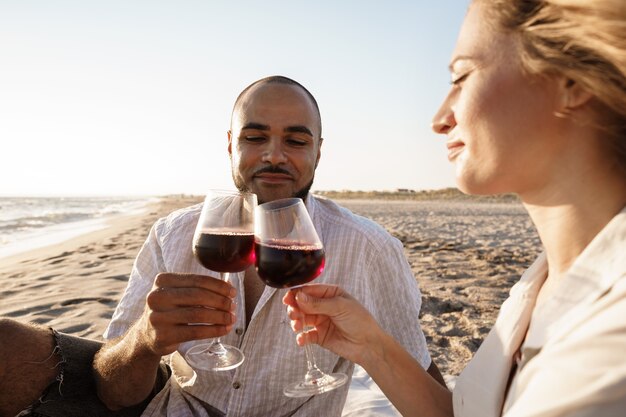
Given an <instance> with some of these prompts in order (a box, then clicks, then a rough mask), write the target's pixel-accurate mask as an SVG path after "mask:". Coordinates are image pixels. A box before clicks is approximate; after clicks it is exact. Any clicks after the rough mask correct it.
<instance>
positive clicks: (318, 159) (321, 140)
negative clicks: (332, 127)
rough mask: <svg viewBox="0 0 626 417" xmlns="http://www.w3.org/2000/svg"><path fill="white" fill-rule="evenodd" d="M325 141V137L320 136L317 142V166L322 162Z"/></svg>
mask: <svg viewBox="0 0 626 417" xmlns="http://www.w3.org/2000/svg"><path fill="white" fill-rule="evenodd" d="M323 142H324V138H320V140H319V142H318V143H317V159H316V160H315V168H317V164H319V163H320V157H321V156H322V143H323Z"/></svg>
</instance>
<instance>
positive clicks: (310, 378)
mask: <svg viewBox="0 0 626 417" xmlns="http://www.w3.org/2000/svg"><path fill="white" fill-rule="evenodd" d="M302 323H304V314H302ZM309 330H310V327H308V326H307V325H306V323H304V327H303V328H302V334H303V336H304V338H305V344H304V353H305V355H306V368H307V370H306V375H305V381H306V382H311V383H313V384H317V381H318V380H319V379H320V378H322V377H323V376H324V373H323V372H322V371H321V370H320V369H319V368H318V367H317V364H316V363H315V355H313V348H312V347H311V345H310V344H309V343H306V342H307V341H308V340H307V339H308V334H307V333H308V331H309Z"/></svg>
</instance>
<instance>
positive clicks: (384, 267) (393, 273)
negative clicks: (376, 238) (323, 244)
mask: <svg viewBox="0 0 626 417" xmlns="http://www.w3.org/2000/svg"><path fill="white" fill-rule="evenodd" d="M369 259H370V263H369V264H368V265H367V266H366V268H365V271H367V272H366V273H368V274H369V275H370V276H369V285H370V289H369V290H368V291H364V293H365V294H367V296H366V299H365V300H362V301H363V303H364V305H365V307H366V308H367V309H368V310H369V311H370V312H371V313H372V315H373V316H374V317H375V318H376V320H377V321H378V323H379V324H380V326H381V327H382V328H383V329H384V330H385V331H386V332H388V333H389V334H390V335H391V336H392V337H393V338H394V339H396V340H397V341H398V342H399V343H400V344H401V345H402V346H403V347H404V348H405V349H406V350H407V351H408V352H409V353H410V354H411V355H412V356H413V357H414V358H415V359H416V360H417V361H418V362H419V363H420V365H422V367H423V368H424V369H428V367H429V366H430V364H431V358H430V354H429V352H428V348H427V346H426V337H425V336H424V332H423V331H422V328H421V326H420V320H419V314H420V308H421V305H422V295H421V292H420V290H419V287H418V284H417V280H416V278H415V276H414V275H413V272H412V271H411V267H410V266H409V263H408V261H407V259H406V256H405V255H404V249H403V247H402V243H401V242H400V241H399V240H398V239H396V238H394V237H392V236H390V235H388V238H387V239H385V240H384V241H383V244H382V245H376V246H375V247H374V248H373V250H372V253H371V254H370V257H369Z"/></svg>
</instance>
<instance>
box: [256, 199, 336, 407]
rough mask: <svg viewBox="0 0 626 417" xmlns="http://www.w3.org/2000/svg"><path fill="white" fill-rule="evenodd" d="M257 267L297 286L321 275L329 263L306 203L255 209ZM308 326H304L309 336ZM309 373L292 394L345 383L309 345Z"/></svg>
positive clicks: (269, 277) (270, 279)
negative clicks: (324, 367) (319, 364)
mask: <svg viewBox="0 0 626 417" xmlns="http://www.w3.org/2000/svg"><path fill="white" fill-rule="evenodd" d="M254 240H255V244H254V247H255V249H254V250H255V266H256V270H257V274H258V275H259V277H260V278H261V280H263V282H264V283H265V284H266V285H269V286H271V287H275V288H294V287H298V286H301V285H303V284H306V283H307V282H310V281H312V280H314V279H315V278H317V277H318V276H319V275H320V274H321V273H322V272H323V271H324V266H325V262H326V258H325V253H324V247H323V245H322V242H321V240H320V238H319V236H318V235H317V232H316V231H315V227H314V225H313V222H312V221H311V218H310V217H309V213H308V211H307V210H306V206H305V205H304V202H303V201H302V200H301V199H299V198H286V199H281V200H275V201H272V202H269V203H264V204H261V205H259V206H257V208H256V209H255V224H254ZM306 331H307V329H303V332H304V333H305V335H306ZM304 349H305V352H306V357H307V372H306V374H305V376H304V379H303V380H302V381H299V382H295V383H293V384H290V385H288V386H287V387H285V388H284V390H283V393H284V394H285V395H286V396H288V397H308V396H311V395H316V394H321V393H324V392H327V391H330V390H333V389H335V388H338V387H340V386H342V385H344V384H345V383H346V382H347V380H348V377H347V375H345V374H343V373H332V374H326V373H324V372H323V371H321V370H320V369H319V368H318V367H317V365H316V364H315V358H314V357H313V351H312V349H311V346H310V345H309V344H305V346H304Z"/></svg>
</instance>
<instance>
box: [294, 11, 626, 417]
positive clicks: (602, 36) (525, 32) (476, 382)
mask: <svg viewBox="0 0 626 417" xmlns="http://www.w3.org/2000/svg"><path fill="white" fill-rule="evenodd" d="M450 70H451V73H452V86H451V88H450V91H449V93H448V95H447V97H446V98H445V100H444V102H443V104H442V105H441V108H440V109H439V111H438V112H437V114H436V115H435V117H434V120H433V129H434V130H435V131H436V132H437V133H441V134H444V135H446V136H447V142H446V146H447V148H448V152H449V153H448V158H449V160H450V161H451V162H453V163H454V164H455V166H456V180H457V184H458V186H459V188H460V189H461V190H462V191H464V192H467V193H471V194H494V193H505V192H514V193H517V194H518V195H519V196H520V198H521V200H522V202H523V204H524V206H525V208H526V209H527V210H528V213H529V215H530V217H531V218H532V220H533V222H534V224H535V226H536V228H537V231H538V233H539V236H540V238H541V241H542V244H543V246H544V249H545V251H544V253H543V254H542V255H541V256H539V258H538V259H537V260H536V262H535V263H534V264H533V265H532V266H531V267H530V268H529V269H528V270H527V271H526V272H525V273H524V275H523V276H522V277H521V279H520V280H519V282H518V283H517V284H516V285H515V286H514V287H513V288H512V290H511V294H510V297H509V299H508V300H507V301H506V302H505V303H504V304H503V305H502V308H501V310H500V314H499V316H498V319H497V321H496V324H495V325H494V328H493V329H492V330H491V332H490V333H489V335H488V336H487V337H486V339H485V340H484V342H483V344H482V345H481V347H480V348H479V349H478V351H477V352H476V355H475V357H474V358H473V359H472V360H471V361H470V363H469V364H468V366H467V368H466V369H465V370H464V371H463V372H462V373H461V375H460V376H459V378H458V380H457V383H456V386H455V389H454V392H452V393H451V392H449V391H448V390H446V389H445V388H443V387H441V386H440V385H439V384H437V383H436V382H435V381H434V380H433V379H432V378H430V377H429V376H428V375H427V374H426V373H425V371H424V370H423V369H422V368H421V367H420V366H419V365H418V364H417V363H416V362H415V361H414V360H413V359H412V358H411V357H410V355H408V354H407V353H406V352H405V351H404V350H403V349H402V348H401V347H400V346H399V344H398V343H396V342H395V341H394V340H393V339H392V338H391V337H390V336H389V335H387V334H386V333H385V332H384V331H383V330H382V329H381V328H380V327H379V326H378V325H377V323H376V322H375V321H374V319H372V317H371V316H370V315H369V313H368V312H367V311H365V309H364V308H363V307H362V306H360V305H359V304H358V303H357V302H356V301H355V300H354V299H353V298H352V297H351V296H350V295H348V294H347V293H345V292H344V291H343V290H342V289H341V288H338V287H333V286H322V285H312V286H308V287H304V289H303V290H301V291H299V292H298V293H297V294H296V293H294V292H290V293H288V294H287V295H286V297H285V300H284V302H285V303H286V304H288V305H289V311H290V317H291V318H292V326H293V327H294V328H295V329H300V328H301V327H302V322H301V321H300V320H299V319H298V318H299V317H300V316H299V313H300V311H303V312H305V313H306V314H307V316H306V321H307V323H309V324H314V325H315V330H313V331H312V332H310V333H309V336H308V338H307V339H308V341H310V342H313V343H318V344H320V345H321V346H324V347H326V348H328V349H330V350H332V351H334V352H335V353H337V354H339V355H342V356H344V357H346V358H348V359H350V360H353V361H355V362H357V363H359V364H361V365H362V366H363V367H364V368H365V369H366V370H367V371H368V373H369V374H370V375H371V376H372V378H374V380H375V381H376V382H377V383H378V385H379V386H380V387H381V388H382V390H383V391H384V392H385V394H386V395H387V396H388V397H389V399H390V400H391V401H392V402H393V403H394V405H395V406H396V407H397V408H398V409H399V410H400V412H402V414H403V415H405V416H409V415H416V416H451V415H455V416H480V417H491V416H507V417H513V416H515V417H518V416H577V417H582V416H594V417H598V416H624V415H626V209H625V208H624V207H625V205H626V2H625V1H624V0H595V1H593V0H547V1H532V0H475V1H474V2H473V3H472V4H471V5H470V7H469V9H468V13H467V16H466V18H465V21H464V23H463V26H462V28H461V32H460V35H459V39H458V42H457V45H456V48H455V51H454V53H453V56H452V60H451V63H450ZM298 343H300V344H303V343H304V338H303V337H302V336H301V335H300V336H298Z"/></svg>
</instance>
